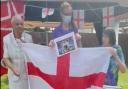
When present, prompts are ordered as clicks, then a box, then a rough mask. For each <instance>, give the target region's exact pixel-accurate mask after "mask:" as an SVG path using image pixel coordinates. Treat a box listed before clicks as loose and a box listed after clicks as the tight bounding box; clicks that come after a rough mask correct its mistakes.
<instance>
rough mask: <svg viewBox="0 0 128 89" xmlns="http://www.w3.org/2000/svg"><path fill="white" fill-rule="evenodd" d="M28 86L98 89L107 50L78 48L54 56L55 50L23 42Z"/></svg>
mask: <svg viewBox="0 0 128 89" xmlns="http://www.w3.org/2000/svg"><path fill="white" fill-rule="evenodd" d="M22 46H23V50H24V52H25V53H26V54H27V55H28V56H29V58H28V60H26V63H27V70H28V77H29V86H30V89H102V86H103V84H104V79H105V74H106V72H107V69H108V66H109V61H110V57H111V55H110V53H109V52H108V50H107V49H106V48H103V47H99V48H80V49H78V50H77V51H74V52H72V53H69V54H66V55H63V56H60V57H57V56H56V53H55V50H53V49H51V48H49V47H47V46H42V45H37V44H32V43H25V44H23V45H22Z"/></svg>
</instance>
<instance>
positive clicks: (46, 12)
mask: <svg viewBox="0 0 128 89" xmlns="http://www.w3.org/2000/svg"><path fill="white" fill-rule="evenodd" d="M53 14H54V9H52V8H43V9H42V18H46V17H47V16H48V15H53Z"/></svg>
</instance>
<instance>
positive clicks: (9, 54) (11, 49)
mask: <svg viewBox="0 0 128 89" xmlns="http://www.w3.org/2000/svg"><path fill="white" fill-rule="evenodd" d="M11 24H12V29H13V30H12V32H11V33H9V34H7V35H6V36H5V37H4V38H3V45H4V47H3V50H4V54H3V59H2V63H3V64H4V67H6V68H8V79H9V89H28V79H27V73H26V70H25V55H24V53H23V52H22V50H21V48H20V45H19V43H22V42H32V37H31V36H30V35H29V34H27V33H25V32H24V26H23V19H22V18H21V16H19V15H16V16H14V17H13V18H12V21H11Z"/></svg>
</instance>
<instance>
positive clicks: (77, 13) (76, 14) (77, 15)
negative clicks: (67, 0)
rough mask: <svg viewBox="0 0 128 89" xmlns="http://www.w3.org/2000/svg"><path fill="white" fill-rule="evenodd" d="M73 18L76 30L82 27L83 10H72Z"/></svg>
mask: <svg viewBox="0 0 128 89" xmlns="http://www.w3.org/2000/svg"><path fill="white" fill-rule="evenodd" d="M73 18H74V21H75V23H76V24H77V26H78V28H81V27H82V26H83V25H84V10H73Z"/></svg>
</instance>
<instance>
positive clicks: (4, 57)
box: [2, 39, 19, 76]
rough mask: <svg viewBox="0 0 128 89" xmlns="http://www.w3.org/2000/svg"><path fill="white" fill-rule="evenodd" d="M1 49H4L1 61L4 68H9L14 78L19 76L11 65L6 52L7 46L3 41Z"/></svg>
mask: <svg viewBox="0 0 128 89" xmlns="http://www.w3.org/2000/svg"><path fill="white" fill-rule="evenodd" d="M3 49H4V53H3V59H2V63H3V64H4V67H6V68H9V69H10V70H12V71H13V73H14V74H15V75H16V76H19V73H18V72H17V70H16V69H15V68H14V66H13V64H12V63H11V60H10V57H9V53H8V52H9V51H8V46H7V43H6V40H5V39H4V42H3Z"/></svg>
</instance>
